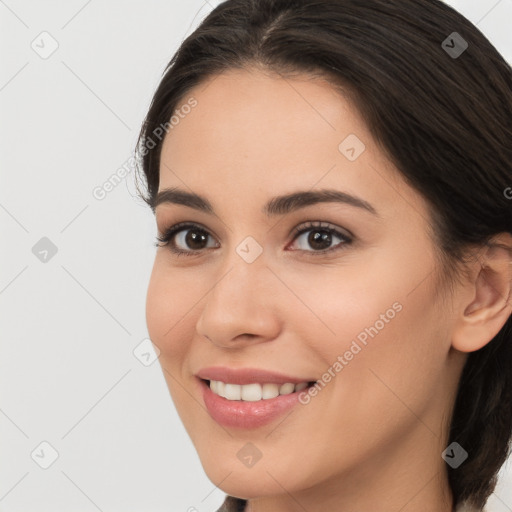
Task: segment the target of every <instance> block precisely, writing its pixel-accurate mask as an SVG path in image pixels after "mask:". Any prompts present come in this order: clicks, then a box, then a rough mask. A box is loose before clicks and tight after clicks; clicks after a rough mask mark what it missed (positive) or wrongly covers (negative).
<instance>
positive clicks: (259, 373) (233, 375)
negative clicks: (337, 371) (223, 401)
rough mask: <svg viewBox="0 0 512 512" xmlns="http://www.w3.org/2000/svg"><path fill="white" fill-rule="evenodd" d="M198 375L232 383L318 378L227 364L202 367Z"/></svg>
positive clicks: (303, 380)
mask: <svg viewBox="0 0 512 512" xmlns="http://www.w3.org/2000/svg"><path fill="white" fill-rule="evenodd" d="M196 377H199V378H200V379H205V380H220V381H222V382H229V383H230V384H253V383H259V384H265V383H273V384H285V383H287V382H291V383H293V384H300V383H301V382H314V381H316V379H314V378H313V379H309V378H300V377H292V376H290V375H283V374H282V373H276V372H269V371H267V370H262V369H259V368H227V367H226V366H210V367H208V368H202V369H201V370H200V371H198V372H197V373H196Z"/></svg>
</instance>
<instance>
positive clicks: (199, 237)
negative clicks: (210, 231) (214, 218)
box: [185, 230, 208, 249]
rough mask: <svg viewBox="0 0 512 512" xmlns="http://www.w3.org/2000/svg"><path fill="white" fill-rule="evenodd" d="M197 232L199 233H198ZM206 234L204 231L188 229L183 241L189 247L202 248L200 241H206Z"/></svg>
mask: <svg viewBox="0 0 512 512" xmlns="http://www.w3.org/2000/svg"><path fill="white" fill-rule="evenodd" d="M198 233H199V234H198ZM207 236H208V235H207V234H206V233H203V232H200V231H191V230H190V231H189V232H188V234H187V236H186V237H185V241H186V243H187V245H188V246H189V247H190V248H191V249H202V248H203V247H202V246H201V243H202V242H204V243H206V241H207V239H206V237H207Z"/></svg>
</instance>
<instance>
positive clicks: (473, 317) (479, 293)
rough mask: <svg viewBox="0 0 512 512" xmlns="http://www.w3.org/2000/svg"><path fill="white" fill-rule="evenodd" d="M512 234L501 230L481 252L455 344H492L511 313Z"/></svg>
mask: <svg viewBox="0 0 512 512" xmlns="http://www.w3.org/2000/svg"><path fill="white" fill-rule="evenodd" d="M511 254H512V236H511V235H510V234H509V233H501V234H500V235H499V236H497V237H495V238H493V240H492V241H490V242H489V243H488V244H487V245H485V246H484V247H483V250H482V251H480V252H479V253H478V256H477V257H476V259H475V262H474V264H472V267H471V272H470V275H471V277H470V279H469V280H468V281H467V282H466V285H465V287H464V290H463V291H462V293H461V300H460V301H459V304H458V309H457V311H456V316H457V318H456V321H455V325H454V330H453V332H452V346H453V348H455V349H457V350H459V351H461V352H474V351H475V350H478V349H480V348H482V347H483V346H485V345H486V344H487V343H489V342H490V341H491V340H492V339H493V338H494V337H495V336H496V335H497V334H498V332H499V331H500V330H501V328H502V327H503V326H504V325H505V322H506V321H507V320H508V318H509V317H510V315H511V314H512V303H511V302H512V295H511V291H512V259H511Z"/></svg>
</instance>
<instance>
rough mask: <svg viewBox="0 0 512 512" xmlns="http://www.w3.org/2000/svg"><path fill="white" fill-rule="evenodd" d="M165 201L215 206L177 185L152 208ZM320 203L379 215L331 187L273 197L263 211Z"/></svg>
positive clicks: (203, 208) (207, 210)
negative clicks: (339, 205) (343, 206)
mask: <svg viewBox="0 0 512 512" xmlns="http://www.w3.org/2000/svg"><path fill="white" fill-rule="evenodd" d="M164 203H172V204H180V205H183V206H187V207H189V208H193V209H195V210H198V211H201V212H204V213H208V214H214V209H213V206H212V204H211V203H210V201H208V199H206V198H205V197H202V196H200V195H199V194H195V193H193V192H187V191H185V190H182V189H179V188H176V187H175V188H166V189H163V190H161V191H160V192H158V194H157V196H156V198H155V200H154V201H153V202H152V204H151V209H152V210H153V212H155V209H156V207H157V206H159V205H161V204H164ZM319 203H343V204H347V205H349V206H354V207H356V208H360V209H363V210H366V211H368V212H370V213H372V214H373V215H376V216H377V217H378V216H379V214H378V213H377V211H376V210H375V208H374V207H373V206H372V205H371V204H370V203H368V202H367V201H365V200H363V199H361V198H359V197H356V196H353V195H351V194H348V193H346V192H341V191H340V190H329V189H324V190H318V191H299V192H293V193H291V194H286V195H282V196H277V197H273V198H272V199H271V200H270V201H268V202H267V203H266V204H265V206H264V207H263V209H262V212H263V214H264V215H266V216H268V217H274V216H277V215H285V214H287V213H290V212H293V211H295V210H299V209H300V208H305V207H306V206H310V205H313V204H319Z"/></svg>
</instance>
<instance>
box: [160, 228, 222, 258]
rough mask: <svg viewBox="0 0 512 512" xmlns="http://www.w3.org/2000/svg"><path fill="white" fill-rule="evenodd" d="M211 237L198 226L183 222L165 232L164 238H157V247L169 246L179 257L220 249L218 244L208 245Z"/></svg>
mask: <svg viewBox="0 0 512 512" xmlns="http://www.w3.org/2000/svg"><path fill="white" fill-rule="evenodd" d="M208 237H211V235H210V234H209V233H208V231H206V230H205V229H204V228H202V227H201V226H199V225H197V224H192V223H189V222H181V223H179V224H175V225H174V226H171V227H170V228H169V229H167V230H165V232H164V233H163V234H162V236H159V237H157V243H156V244H155V245H156V246H157V247H162V246H164V245H169V249H170V250H171V251H172V252H174V253H175V254H177V255H178V256H181V255H185V256H190V255H194V254H197V252H198V251H201V250H202V249H209V248H211V247H218V246H219V245H218V244H215V243H214V244H213V245H208ZM159 242H160V243H159Z"/></svg>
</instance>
